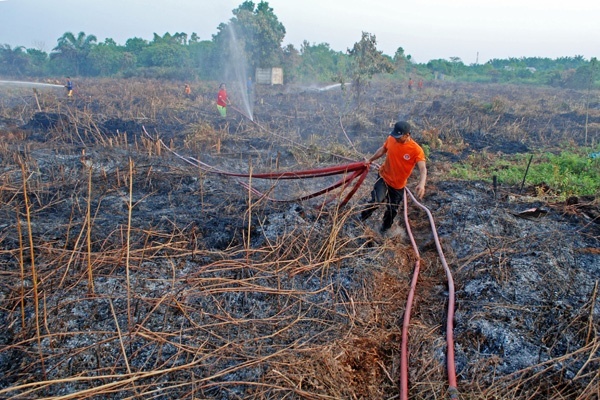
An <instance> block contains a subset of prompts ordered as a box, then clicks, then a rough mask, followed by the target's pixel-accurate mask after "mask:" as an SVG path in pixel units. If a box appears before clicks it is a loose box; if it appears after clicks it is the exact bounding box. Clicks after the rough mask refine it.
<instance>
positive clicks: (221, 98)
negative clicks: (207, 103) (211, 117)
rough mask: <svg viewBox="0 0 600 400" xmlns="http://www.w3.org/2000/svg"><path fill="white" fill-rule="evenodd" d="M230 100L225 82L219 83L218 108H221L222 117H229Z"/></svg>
mask: <svg viewBox="0 0 600 400" xmlns="http://www.w3.org/2000/svg"><path fill="white" fill-rule="evenodd" d="M229 103H230V102H229V100H228V99H227V89H226V88H225V84H224V83H221V84H220V85H219V93H218V94H217V110H219V114H221V117H223V118H226V117H227V104H229Z"/></svg>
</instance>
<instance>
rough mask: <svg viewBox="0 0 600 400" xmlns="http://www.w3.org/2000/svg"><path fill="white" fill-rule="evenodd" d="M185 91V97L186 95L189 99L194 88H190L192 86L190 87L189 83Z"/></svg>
mask: <svg viewBox="0 0 600 400" xmlns="http://www.w3.org/2000/svg"><path fill="white" fill-rule="evenodd" d="M184 91H185V95H186V96H187V97H190V95H191V94H192V88H190V85H189V83H186V84H185V89H184Z"/></svg>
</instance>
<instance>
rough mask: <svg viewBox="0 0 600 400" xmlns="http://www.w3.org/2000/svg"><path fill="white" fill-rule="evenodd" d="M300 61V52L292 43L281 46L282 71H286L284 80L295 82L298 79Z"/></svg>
mask: <svg viewBox="0 0 600 400" xmlns="http://www.w3.org/2000/svg"><path fill="white" fill-rule="evenodd" d="M301 63H302V57H301V56H300V52H299V51H298V50H297V49H296V48H295V47H294V45H293V44H288V45H287V46H285V47H284V48H283V60H282V65H283V69H284V71H286V75H285V80H286V82H295V81H296V80H297V79H298V72H299V67H300V64H301Z"/></svg>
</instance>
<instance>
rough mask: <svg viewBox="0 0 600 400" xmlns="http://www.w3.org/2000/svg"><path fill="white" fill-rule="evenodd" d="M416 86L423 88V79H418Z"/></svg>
mask: <svg viewBox="0 0 600 400" xmlns="http://www.w3.org/2000/svg"><path fill="white" fill-rule="evenodd" d="M417 87H418V88H419V90H422V89H423V79H419V82H418V83H417Z"/></svg>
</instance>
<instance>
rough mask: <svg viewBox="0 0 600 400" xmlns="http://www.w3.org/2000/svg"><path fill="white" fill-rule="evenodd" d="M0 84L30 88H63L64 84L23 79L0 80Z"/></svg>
mask: <svg viewBox="0 0 600 400" xmlns="http://www.w3.org/2000/svg"><path fill="white" fill-rule="evenodd" d="M0 86H18V87H26V88H29V87H32V88H41V87H47V88H64V85H55V84H53V83H40V82H23V81H0Z"/></svg>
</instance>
